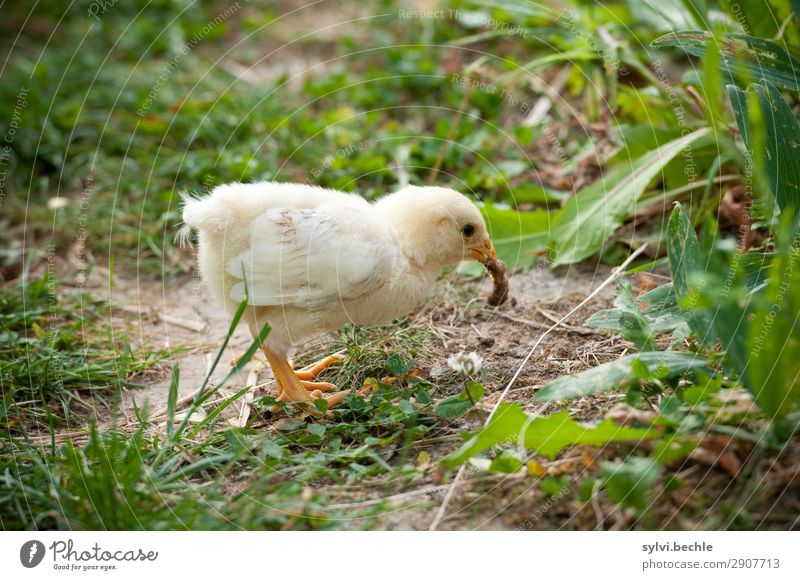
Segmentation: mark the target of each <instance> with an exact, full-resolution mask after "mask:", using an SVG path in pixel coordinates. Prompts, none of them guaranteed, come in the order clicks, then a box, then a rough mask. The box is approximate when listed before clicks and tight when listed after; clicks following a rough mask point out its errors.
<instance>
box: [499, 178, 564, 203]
mask: <svg viewBox="0 0 800 580" xmlns="http://www.w3.org/2000/svg"><path fill="white" fill-rule="evenodd" d="M566 198H567V194H566V193H564V192H561V191H556V190H553V189H548V188H545V187H543V186H541V185H538V184H535V183H523V184H520V185H515V186H514V187H512V188H511V191H510V192H509V193H507V194H506V196H505V199H506V201H507V202H508V203H510V204H511V205H514V206H519V205H522V204H524V203H535V204H540V205H545V206H549V205H550V204H558V205H560V204H561V202H562V201H564V200H565V199H566Z"/></svg>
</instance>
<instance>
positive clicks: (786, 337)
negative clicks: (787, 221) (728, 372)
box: [747, 251, 800, 420]
mask: <svg viewBox="0 0 800 580" xmlns="http://www.w3.org/2000/svg"><path fill="white" fill-rule="evenodd" d="M798 258H800V254H798V252H797V251H794V252H792V253H791V254H789V255H782V256H780V257H779V258H778V259H776V260H774V261H773V263H772V267H771V268H770V275H769V283H768V285H767V288H766V291H765V293H764V296H763V297H762V299H761V300H760V301H759V304H758V306H757V308H756V309H755V317H754V318H753V320H752V322H751V323H750V329H749V336H748V340H747V346H748V358H747V361H748V366H747V375H748V377H749V379H750V380H749V381H748V382H749V385H748V387H749V388H750V390H751V391H752V393H753V396H754V397H755V400H756V403H758V406H759V407H761V409H762V410H763V411H764V412H765V413H766V414H767V415H768V416H769V417H770V418H772V419H773V420H779V419H781V418H782V417H784V416H785V415H786V414H787V413H789V412H790V411H791V410H792V409H793V408H794V407H795V405H797V403H798V401H799V400H800V356H798V353H800V263H798Z"/></svg>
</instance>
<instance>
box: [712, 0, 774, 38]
mask: <svg viewBox="0 0 800 580" xmlns="http://www.w3.org/2000/svg"><path fill="white" fill-rule="evenodd" d="M720 4H721V5H722V7H723V8H724V9H725V12H727V13H728V14H729V15H730V16H731V18H733V19H734V20H735V21H737V22H740V23H741V24H742V25H743V28H744V29H745V30H747V31H748V32H750V33H751V34H752V35H753V36H758V37H761V38H771V37H773V36H775V34H776V33H777V32H778V25H779V23H780V20H778V19H777V18H776V17H777V14H770V12H771V10H770V6H769V4H768V3H767V0H721V2H720Z"/></svg>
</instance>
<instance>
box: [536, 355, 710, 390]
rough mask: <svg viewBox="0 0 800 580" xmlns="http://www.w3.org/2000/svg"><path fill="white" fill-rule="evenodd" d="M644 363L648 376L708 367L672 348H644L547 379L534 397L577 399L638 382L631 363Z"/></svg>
mask: <svg viewBox="0 0 800 580" xmlns="http://www.w3.org/2000/svg"><path fill="white" fill-rule="evenodd" d="M636 364H638V365H644V367H645V368H646V369H647V373H648V375H649V376H653V377H657V378H659V379H665V380H668V379H673V378H677V377H680V376H681V375H682V374H683V373H686V372H688V371H692V370H700V369H704V368H707V367H708V361H706V360H705V359H703V358H700V357H698V356H697V355H694V354H689V353H685V352H674V351H648V352H642V353H639V354H632V355H628V356H625V357H622V358H619V359H617V360H614V361H611V362H607V363H604V364H602V365H600V366H596V367H593V368H591V369H588V370H585V371H583V372H580V373H578V374H576V375H567V376H563V377H559V378H557V379H556V380H554V381H550V382H549V383H547V384H546V385H545V386H543V387H542V388H541V389H540V390H539V392H538V393H536V397H535V400H536V401H561V400H565V399H577V398H578V397H585V396H587V395H593V394H595V393H601V392H603V391H610V390H611V389H619V388H622V387H624V386H625V385H628V384H630V383H633V382H638V381H639V380H640V377H638V376H637V373H636V372H635V371H636V369H635V368H634V366H635V365H636Z"/></svg>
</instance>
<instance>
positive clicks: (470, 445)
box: [442, 403, 662, 468]
mask: <svg viewBox="0 0 800 580" xmlns="http://www.w3.org/2000/svg"><path fill="white" fill-rule="evenodd" d="M661 435H662V434H661V432H659V431H657V430H654V429H636V428H632V427H621V426H620V425H617V424H616V423H614V422H613V421H611V420H606V421H603V422H602V423H599V424H597V425H594V426H589V427H584V426H583V425H580V424H579V423H576V422H575V421H574V420H573V419H572V418H571V417H570V416H569V411H561V412H560V413H555V414H553V415H549V416H547V417H538V418H533V417H529V416H528V415H526V414H525V412H524V411H523V410H522V407H520V406H519V404H517V403H502V404H501V405H500V406H499V407H498V409H497V412H496V413H495V414H494V416H493V417H492V419H491V420H490V421H489V424H488V425H487V426H486V427H484V428H483V429H481V430H479V431H477V432H475V433H473V434H471V437H470V439H469V440H468V441H467V442H466V443H464V445H462V446H461V448H460V449H457V450H456V451H454V452H453V453H451V454H449V455H447V456H446V457H444V458H443V459H442V465H444V466H445V467H448V468H452V467H455V466H457V465H459V464H461V463H464V462H465V461H467V460H468V459H469V458H470V457H473V456H475V455H477V454H478V453H480V452H482V451H485V450H486V449H489V448H491V447H494V446H495V445H498V444H500V443H509V444H517V445H522V446H523V447H524V448H525V449H527V450H528V451H532V452H534V453H537V454H539V455H543V456H544V457H549V458H551V459H552V458H554V457H555V456H556V455H557V454H558V453H559V452H560V451H561V450H562V449H565V448H566V447H569V446H571V445H592V446H602V445H605V444H606V443H611V442H621V441H642V440H644V439H652V438H658V437H661Z"/></svg>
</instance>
